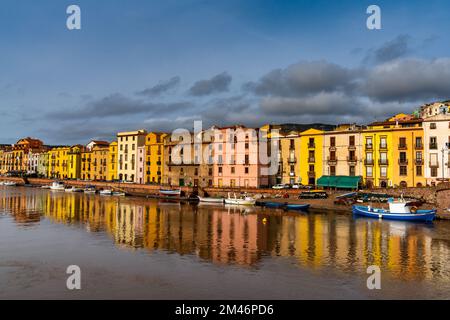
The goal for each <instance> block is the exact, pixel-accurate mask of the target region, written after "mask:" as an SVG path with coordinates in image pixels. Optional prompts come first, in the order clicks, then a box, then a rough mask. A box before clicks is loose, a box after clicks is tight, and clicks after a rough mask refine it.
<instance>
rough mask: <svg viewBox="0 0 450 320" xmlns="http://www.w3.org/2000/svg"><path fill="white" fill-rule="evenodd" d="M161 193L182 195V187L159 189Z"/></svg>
mask: <svg viewBox="0 0 450 320" xmlns="http://www.w3.org/2000/svg"><path fill="white" fill-rule="evenodd" d="M159 193H160V194H163V195H166V196H180V195H181V189H176V190H172V189H159Z"/></svg>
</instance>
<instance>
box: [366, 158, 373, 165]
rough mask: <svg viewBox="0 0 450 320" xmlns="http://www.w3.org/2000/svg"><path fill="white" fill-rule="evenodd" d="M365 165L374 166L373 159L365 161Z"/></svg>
mask: <svg viewBox="0 0 450 320" xmlns="http://www.w3.org/2000/svg"><path fill="white" fill-rule="evenodd" d="M364 165H366V166H373V159H364Z"/></svg>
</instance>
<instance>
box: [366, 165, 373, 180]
mask: <svg viewBox="0 0 450 320" xmlns="http://www.w3.org/2000/svg"><path fill="white" fill-rule="evenodd" d="M366 176H367V177H368V178H372V177H373V167H366Z"/></svg>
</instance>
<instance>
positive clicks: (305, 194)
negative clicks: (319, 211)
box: [298, 190, 328, 199]
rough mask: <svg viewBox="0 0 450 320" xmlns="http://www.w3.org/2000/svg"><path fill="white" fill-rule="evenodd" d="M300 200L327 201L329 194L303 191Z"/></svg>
mask: <svg viewBox="0 0 450 320" xmlns="http://www.w3.org/2000/svg"><path fill="white" fill-rule="evenodd" d="M298 198H299V199H326V198H328V194H327V193H326V192H325V191H322V190H309V191H303V192H302V193H300V195H299V196H298Z"/></svg>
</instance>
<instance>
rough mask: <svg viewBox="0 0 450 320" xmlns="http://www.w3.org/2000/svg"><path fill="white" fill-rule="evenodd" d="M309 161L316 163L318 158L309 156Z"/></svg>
mask: <svg viewBox="0 0 450 320" xmlns="http://www.w3.org/2000/svg"><path fill="white" fill-rule="evenodd" d="M308 162H309V163H314V162H316V158H315V157H309V158H308Z"/></svg>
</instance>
